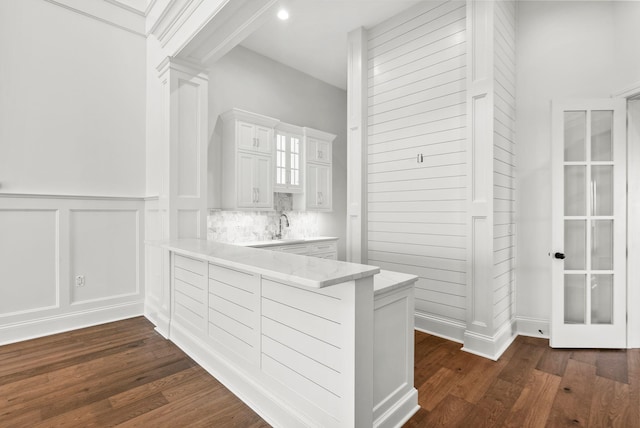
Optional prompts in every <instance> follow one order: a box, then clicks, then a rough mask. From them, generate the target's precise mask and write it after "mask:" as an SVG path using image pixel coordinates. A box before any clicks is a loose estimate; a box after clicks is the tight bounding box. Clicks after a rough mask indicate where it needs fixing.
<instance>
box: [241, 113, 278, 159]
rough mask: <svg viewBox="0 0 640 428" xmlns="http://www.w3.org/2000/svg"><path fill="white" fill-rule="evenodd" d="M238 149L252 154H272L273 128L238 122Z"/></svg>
mask: <svg viewBox="0 0 640 428" xmlns="http://www.w3.org/2000/svg"><path fill="white" fill-rule="evenodd" d="M237 131H238V148H239V149H240V150H249V151H252V152H258V153H265V154H271V139H272V135H273V131H272V129H271V128H269V127H266V126H262V125H254V124H252V123H247V122H240V121H238V130H237Z"/></svg>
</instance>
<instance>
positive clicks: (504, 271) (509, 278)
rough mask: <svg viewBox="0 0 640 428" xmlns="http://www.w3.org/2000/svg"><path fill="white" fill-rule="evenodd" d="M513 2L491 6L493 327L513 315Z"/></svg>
mask: <svg viewBox="0 0 640 428" xmlns="http://www.w3.org/2000/svg"><path fill="white" fill-rule="evenodd" d="M515 7H516V6H515V2H513V1H497V2H496V3H495V9H494V107H493V111H494V120H493V122H494V131H493V134H494V138H493V154H494V161H493V164H494V170H493V171H494V172H493V177H494V182H493V204H494V208H493V209H494V215H493V219H494V229H493V238H494V248H493V249H494V256H493V273H494V307H493V316H494V320H493V322H494V329H496V330H497V329H499V327H500V326H501V325H503V324H504V323H506V322H509V321H510V320H512V319H513V317H514V316H515V313H514V312H515V310H514V308H515V293H514V289H515V283H514V281H515V273H514V260H515V235H514V231H515V218H514V216H515V135H514V133H515V88H516V85H515V79H516V77H515V12H516V11H515Z"/></svg>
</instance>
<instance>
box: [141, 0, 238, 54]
mask: <svg viewBox="0 0 640 428" xmlns="http://www.w3.org/2000/svg"><path fill="white" fill-rule="evenodd" d="M226 1H229V0H225V3H226ZM202 2H203V0H164V1H156V2H155V4H154V9H159V11H157V10H150V12H149V22H148V23H147V30H146V31H147V34H153V35H154V36H156V38H157V39H158V40H159V41H160V44H161V45H162V46H165V45H166V44H167V42H168V41H169V40H170V39H171V37H172V36H173V35H174V34H175V33H176V32H177V31H178V30H179V29H180V27H181V26H182V24H184V22H185V21H186V20H187V19H188V18H189V17H190V16H191V15H192V14H193V12H194V11H195V10H196V9H197V8H198V6H200V4H201V3H202ZM154 15H157V18H156V17H154Z"/></svg>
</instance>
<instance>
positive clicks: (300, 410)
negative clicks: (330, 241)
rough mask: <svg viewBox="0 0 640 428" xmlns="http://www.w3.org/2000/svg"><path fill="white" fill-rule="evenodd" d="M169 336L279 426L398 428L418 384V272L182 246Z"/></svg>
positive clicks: (176, 248) (168, 246) (173, 275)
mask: <svg viewBox="0 0 640 428" xmlns="http://www.w3.org/2000/svg"><path fill="white" fill-rule="evenodd" d="M163 248H165V250H167V253H168V256H169V257H170V263H169V265H170V267H171V268H170V272H169V273H168V277H169V278H170V292H169V294H170V308H171V309H170V315H169V323H168V325H169V327H168V331H167V332H166V335H167V336H168V338H169V339H170V340H172V341H173V342H174V343H176V344H177V345H178V346H180V348H182V349H183V350H184V351H185V352H186V353H187V354H189V355H190V356H191V357H192V358H193V359H194V360H196V361H197V362H198V363H199V364H200V365H202V366H203V367H204V368H205V369H207V371H209V372H210V373H211V374H212V375H213V376H215V377H216V378H217V379H218V380H220V381H221V382H222V383H223V384H225V386H227V387H228V388H229V389H230V390H231V391H232V392H233V393H235V394H236V395H237V396H238V397H240V398H241V399H242V400H243V401H245V402H246V403H247V404H249V405H250V406H251V407H252V408H253V409H254V410H256V411H257V412H258V413H259V414H260V415H261V416H262V417H263V418H264V419H265V420H266V421H267V422H269V423H270V424H272V425H274V426H278V427H298V426H323V427H369V426H375V427H395V426H400V425H401V424H402V423H403V422H404V421H406V420H407V419H408V418H410V417H411V415H413V414H414V413H415V411H416V410H417V409H418V405H417V391H416V390H415V388H414V387H413V284H414V282H415V280H416V277H415V276H412V275H406V274H399V273H395V272H385V271H383V272H382V273H380V269H379V268H377V267H374V266H367V265H360V264H354V263H347V262H340V261H335V260H329V259H322V258H316V257H305V256H301V255H297V254H289V253H285V252H279V251H267V250H262V249H257V248H247V247H242V246H236V245H230V244H222V243H216V242H212V241H205V240H196V239H188V240H176V241H170V242H167V243H165V244H164V245H163Z"/></svg>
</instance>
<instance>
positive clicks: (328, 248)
mask: <svg viewBox="0 0 640 428" xmlns="http://www.w3.org/2000/svg"><path fill="white" fill-rule="evenodd" d="M337 250H338V246H337V244H336V243H335V242H318V243H315V244H310V245H309V253H311V254H315V253H328V252H335V251H337Z"/></svg>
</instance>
